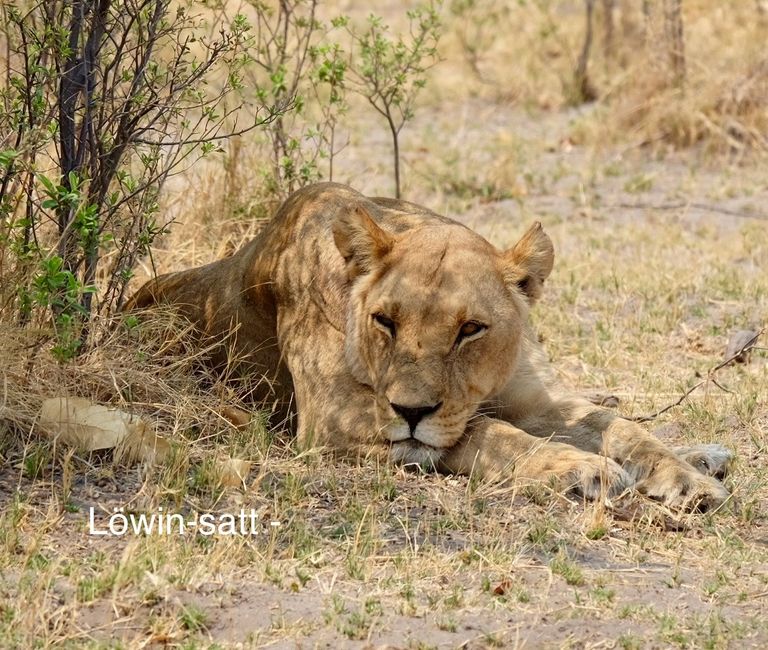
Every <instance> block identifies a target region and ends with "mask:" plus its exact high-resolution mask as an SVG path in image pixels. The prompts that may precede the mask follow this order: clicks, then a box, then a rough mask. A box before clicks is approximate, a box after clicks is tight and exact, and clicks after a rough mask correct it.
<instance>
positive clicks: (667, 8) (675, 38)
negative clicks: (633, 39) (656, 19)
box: [664, 0, 685, 88]
mask: <svg viewBox="0 0 768 650" xmlns="http://www.w3.org/2000/svg"><path fill="white" fill-rule="evenodd" d="M664 31H665V36H666V42H667V56H668V59H669V68H670V72H671V74H672V83H673V84H674V86H675V87H676V88H682V87H683V85H684V84H685V39H684V35H683V0H664Z"/></svg>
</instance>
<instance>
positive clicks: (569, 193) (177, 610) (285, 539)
mask: <svg viewBox="0 0 768 650" xmlns="http://www.w3.org/2000/svg"><path fill="white" fill-rule="evenodd" d="M360 119H361V120H363V122H362V123H361V124H362V125H363V126H364V120H365V116H363V117H362V118H360ZM370 119H373V118H370ZM578 119H589V115H586V114H585V115H579V114H578V113H540V114H528V113H525V112H523V111H521V110H519V109H512V108H508V107H505V106H504V105H502V104H499V105H492V106H487V105H486V104H485V103H483V102H480V101H479V100H477V101H475V100H468V101H462V102H459V103H455V104H452V103H450V102H445V103H444V105H442V106H439V107H435V108H431V109H425V110H423V111H421V112H420V113H419V115H418V117H417V119H416V121H415V122H414V123H413V124H412V125H410V126H409V127H407V130H406V131H405V132H404V148H405V158H406V166H405V176H406V178H407V183H406V189H405V195H406V197H407V198H410V199H412V200H415V201H417V202H422V203H425V204H427V205H429V206H430V207H432V208H434V209H437V210H439V211H443V212H446V213H448V214H449V215H451V216H453V217H455V218H457V219H460V220H463V221H465V222H467V223H468V224H470V225H472V227H474V228H476V229H477V230H479V231H480V232H481V233H483V234H484V235H486V236H487V237H489V238H490V239H491V240H492V241H493V242H494V243H496V244H498V245H500V246H502V245H508V244H510V243H512V242H513V241H514V239H515V237H516V236H517V235H519V233H521V232H522V230H523V228H524V227H525V225H526V224H527V223H528V222H530V221H531V220H533V219H540V220H541V221H542V222H543V223H544V226H545V228H546V229H547V230H548V231H549V233H550V234H551V236H552V238H553V239H554V242H555V245H556V250H557V256H558V258H557V262H556V269H555V272H554V275H553V277H552V279H551V282H550V283H549V285H548V291H547V294H546V297H545V298H544V300H543V302H542V304H541V305H539V306H538V307H537V310H536V312H535V315H534V316H535V321H536V325H537V327H538V328H539V330H540V331H541V333H542V336H543V337H544V340H545V341H546V344H547V346H548V349H549V352H550V354H551V356H552V358H553V359H554V360H555V364H556V366H557V367H558V368H559V370H560V372H561V374H562V376H563V378H564V380H565V381H567V382H569V383H570V384H571V385H573V387H574V388H575V389H577V390H580V391H584V392H590V391H601V392H607V393H612V394H613V395H616V396H617V397H618V398H619V400H620V404H619V407H618V408H619V409H620V411H621V412H622V413H623V414H626V415H638V414H642V413H646V412H651V411H653V410H655V409H657V408H659V407H662V406H664V405H665V404H667V403H669V402H671V401H674V400H675V399H676V398H677V396H679V395H680V393H681V392H682V391H683V390H684V389H685V387H686V386H688V385H689V384H690V383H691V382H693V381H696V380H697V379H696V378H697V377H699V376H704V375H706V371H707V369H708V368H711V367H713V366H715V365H716V364H717V363H718V362H719V361H720V360H721V359H722V356H723V352H724V350H725V347H726V343H727V339H728V335H729V333H730V332H731V331H733V330H736V329H744V328H750V327H752V328H754V327H757V326H759V325H760V324H761V323H762V324H764V323H765V322H766V321H767V320H768V273H766V271H767V270H768V221H766V215H768V200H766V199H768V173H766V168H765V167H764V165H759V164H745V163H743V162H742V163H739V162H738V161H731V160H728V159H725V158H719V159H715V160H712V159H703V158H699V156H698V154H697V153H696V152H695V151H690V152H688V153H685V154H669V155H667V156H665V157H663V158H662V157H652V156H650V155H649V154H647V153H646V152H644V151H643V150H642V149H629V150H620V149H619V148H613V149H606V148H601V149H594V148H582V147H579V146H576V145H574V144H573V142H572V139H571V138H570V134H571V133H572V130H573V128H574V126H573V121H574V120H578ZM359 126H360V125H358V127H359ZM352 132H353V133H357V134H360V135H357V136H355V138H354V139H353V140H352V141H351V143H350V145H349V147H348V148H347V149H346V150H345V151H344V152H342V154H341V155H340V158H339V160H338V167H337V169H338V170H339V171H338V174H337V177H336V180H341V181H345V182H349V183H351V184H352V185H354V186H356V187H358V188H359V189H362V190H364V191H369V192H371V193H375V194H379V195H381V194H389V193H390V191H391V190H390V176H389V168H388V161H389V148H388V147H389V143H388V141H387V139H386V133H385V132H384V131H380V130H378V129H372V128H354V129H352ZM181 228H182V231H181V232H182V233H183V226H181ZM179 236H180V237H183V236H185V235H184V234H181V235H179ZM189 236H190V237H193V236H194V233H189ZM158 257H162V251H161V252H160V254H159V255H158ZM468 275H470V276H471V270H468ZM470 279H471V278H470ZM767 361H768V356H767V355H766V353H765V351H764V350H756V351H755V352H754V353H753V354H752V357H751V362H750V363H749V364H746V365H735V366H729V367H727V368H724V369H723V370H721V371H719V372H718V375H717V378H718V381H719V383H720V384H722V386H724V387H725V388H727V389H728V391H729V392H725V391H723V390H721V389H720V388H718V387H717V386H715V385H712V384H709V385H707V386H705V387H702V388H701V389H699V390H698V391H696V392H695V393H694V394H693V395H692V396H691V397H690V399H688V400H687V401H686V402H685V403H684V404H683V405H682V406H680V407H678V408H676V409H673V410H671V411H669V412H668V413H666V414H665V415H664V416H662V417H661V418H659V419H658V420H657V421H655V422H653V423H651V424H649V425H647V426H649V427H651V428H652V429H654V430H656V432H657V434H658V435H659V436H661V437H662V438H664V439H665V440H667V441H668V442H670V443H671V444H687V443H690V442H694V441H696V442H720V443H722V444H725V445H727V446H729V447H730V448H732V449H733V450H734V451H735V452H736V461H735V464H734V467H733V472H732V474H731V476H730V477H729V478H728V479H727V483H728V485H729V487H730V488H731V489H732V491H733V500H732V501H731V502H730V503H728V504H727V506H726V507H725V508H723V510H722V511H721V512H717V513H714V514H707V515H700V516H683V517H675V516H673V513H667V512H665V511H664V510H663V509H661V508H660V507H658V506H656V505H655V504H653V503H649V502H646V501H643V500H642V499H640V498H639V497H636V496H628V497H626V498H623V499H620V500H618V501H617V502H615V503H612V504H593V503H583V502H581V501H579V500H574V499H570V498H566V497H564V496H562V495H557V494H551V493H549V492H548V491H547V490H546V489H544V488H531V487H524V486H515V487H505V488H500V487H498V486H494V485H488V484H485V483H482V482H478V481H474V480H469V479H466V478H454V477H439V476H431V475H419V474H415V473H407V472H404V471H402V470H398V469H393V468H389V467H375V466H365V467H350V466H344V465H332V464H331V463H330V462H329V461H328V459H327V458H325V457H323V456H322V455H320V454H318V453H315V452H307V453H304V454H302V455H300V456H299V457H298V458H297V457H295V455H294V454H293V453H292V451H291V450H290V449H285V448H283V447H282V446H281V445H280V444H277V445H273V446H272V447H270V448H269V449H268V450H267V451H266V452H265V454H264V455H263V456H262V457H261V458H257V459H256V460H258V461H259V462H258V463H257V466H256V467H254V469H253V470H252V471H251V474H250V475H249V477H248V479H247V481H246V483H245V486H244V487H243V488H242V489H237V488H229V489H227V490H225V491H223V492H221V491H219V490H206V489H205V486H204V485H203V486H202V487H201V486H200V485H199V483H200V482H201V481H200V480H199V478H200V475H199V473H198V474H194V473H190V474H189V475H184V476H182V477H181V478H180V479H179V480H176V482H175V483H173V481H171V480H170V478H169V477H168V476H161V477H160V478H158V476H157V474H153V473H152V472H151V471H150V472H147V471H142V470H141V469H137V468H133V469H124V468H120V467H115V466H113V465H112V464H111V463H110V462H108V461H105V462H103V461H97V460H91V461H89V462H90V466H88V465H87V464H83V463H84V462H85V461H83V463H81V464H80V465H78V467H79V468H80V471H77V472H75V473H74V476H69V477H66V476H63V475H62V471H61V469H60V466H59V465H57V464H54V465H53V469H52V470H51V472H49V473H47V474H44V476H45V478H44V479H38V480H35V481H32V480H30V479H29V478H26V477H25V472H24V471H23V470H22V469H20V467H22V466H23V463H19V464H18V465H14V467H13V468H10V470H9V469H8V468H6V469H5V470H4V471H3V476H2V483H0V507H2V513H3V514H2V519H0V545H1V546H2V549H3V553H2V555H0V557H2V560H1V561H0V646H3V647H32V646H33V645H35V644H38V645H39V646H41V647H47V646H48V645H53V644H57V645H58V644H62V645H64V646H73V647H74V646H81V645H83V646H86V647H94V648H101V647H129V648H135V647H136V648H137V647H159V646H162V645H172V646H174V647H185V648H197V647H230V646H231V645H233V644H242V646H243V647H302V648H313V647H329V648H337V647H349V648H362V647H384V646H386V647H397V648H428V647H440V648H453V647H472V648H481V647H527V648H540V647H547V648H548V647H577V648H587V647H589V648H593V647H621V648H636V647H637V648H640V647H647V648H655V647H685V648H713V647H733V648H746V647H752V648H762V647H766V646H768V462H767V461H766V449H767V447H768V405H766V398H767V397H768V362H767ZM7 363H8V365H12V363H11V361H8V362H7ZM83 467H84V468H85V469H83ZM67 481H69V483H67ZM203 483H204V481H203ZM65 484H66V485H68V486H69V489H68V490H67V491H66V494H65V493H64V490H63V487H62V486H63V485H65ZM118 505H119V506H125V507H126V508H128V509H132V510H135V511H147V510H150V511H151V510H152V509H156V508H157V507H158V506H159V505H165V506H167V507H171V506H174V507H175V508H178V509H180V510H181V511H183V512H188V513H189V512H192V511H194V510H199V509H212V510H213V511H216V512H232V511H236V510H238V509H240V508H248V509H250V508H253V509H255V510H256V512H257V513H258V521H259V533H260V534H259V535H258V536H254V537H244V536H240V535H235V536H214V537H206V538H204V537H201V536H194V535H188V536H186V537H180V536H172V535H171V536H164V537H161V536H146V537H142V536H138V537H137V536H124V537H119V538H114V537H112V538H109V537H99V536H92V535H89V534H88V531H87V527H88V513H89V509H90V508H91V507H92V506H93V507H95V508H96V509H97V517H100V518H101V519H100V521H103V517H104V514H105V513H109V512H110V511H111V508H112V507H113V506H118ZM272 522H279V525H272Z"/></svg>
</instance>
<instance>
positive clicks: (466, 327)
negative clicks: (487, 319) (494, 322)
mask: <svg viewBox="0 0 768 650" xmlns="http://www.w3.org/2000/svg"><path fill="white" fill-rule="evenodd" d="M487 329H488V326H487V325H483V324H482V323H478V322H477V321H476V320H470V321H467V322H466V323H464V324H463V325H462V326H461V328H460V329H459V335H458V336H457V337H456V344H457V345H458V344H460V343H463V342H464V341H471V340H473V339H476V338H479V336H480V335H481V334H483V332H485V330H487Z"/></svg>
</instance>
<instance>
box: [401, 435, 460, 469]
mask: <svg viewBox="0 0 768 650" xmlns="http://www.w3.org/2000/svg"><path fill="white" fill-rule="evenodd" d="M445 451H446V450H445V449H437V448H436V447H430V446H429V445H425V444H424V443H422V442H419V441H418V440H414V439H412V438H410V439H408V440H402V441H400V442H394V443H392V446H391V447H390V451H389V457H390V459H391V460H392V461H393V462H394V463H398V464H401V465H420V466H427V467H431V468H434V467H436V466H437V464H438V463H439V462H440V459H441V458H442V457H443V455H444V454H445Z"/></svg>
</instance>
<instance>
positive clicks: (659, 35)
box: [642, 0, 686, 88]
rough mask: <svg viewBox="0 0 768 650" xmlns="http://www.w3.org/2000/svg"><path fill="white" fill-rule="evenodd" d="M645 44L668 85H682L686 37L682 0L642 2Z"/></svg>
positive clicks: (679, 86)
mask: <svg viewBox="0 0 768 650" xmlns="http://www.w3.org/2000/svg"><path fill="white" fill-rule="evenodd" d="M642 9H643V17H644V22H645V45H646V48H647V49H648V50H649V52H651V54H652V56H653V57H654V58H656V59H657V60H658V61H659V63H660V66H661V68H662V70H663V71H664V74H665V75H667V77H668V83H669V84H670V85H671V86H674V87H675V88H682V87H683V86H684V85H685V77H686V64H685V36H684V31H683V2H682V0H643V4H642Z"/></svg>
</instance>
